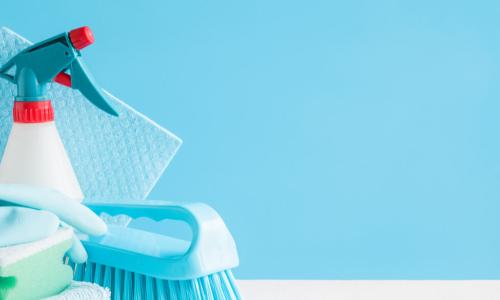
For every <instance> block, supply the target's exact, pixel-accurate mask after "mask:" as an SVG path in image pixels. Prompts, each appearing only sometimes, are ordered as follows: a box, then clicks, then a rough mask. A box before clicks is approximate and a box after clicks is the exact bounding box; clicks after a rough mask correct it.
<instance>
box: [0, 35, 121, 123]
mask: <svg viewBox="0 0 500 300" xmlns="http://www.w3.org/2000/svg"><path fill="white" fill-rule="evenodd" d="M93 42H94V35H93V34H92V31H91V30H90V28H89V27H87V26H84V27H80V28H77V29H74V30H72V31H70V32H69V33H62V34H59V35H56V36H54V37H52V38H49V39H47V40H45V41H42V42H39V43H36V44H34V45H32V46H30V47H28V48H26V49H24V50H23V51H21V52H20V53H18V54H17V55H16V56H14V57H13V58H11V59H10V60H9V61H8V62H7V63H6V64H4V65H3V66H2V67H0V77H3V78H5V79H7V80H9V81H11V82H13V83H15V84H16V85H17V97H16V100H17V101H40V100H47V96H46V84H47V83H49V82H51V81H55V82H57V83H59V84H62V85H65V86H68V87H71V88H73V89H77V90H79V91H80V92H81V93H82V94H83V96H85V98H87V100H89V101H90V102H91V103H92V104H94V105H95V106H97V107H98V108H100V109H101V110H103V111H105V112H107V113H108V114H111V115H114V116H117V115H118V113H117V112H116V111H115V110H114V108H113V107H112V106H111V104H110V103H109V102H108V100H107V99H106V97H105V96H104V94H103V93H102V90H101V88H100V87H99V86H98V85H97V83H96V82H95V80H94V79H93V77H92V75H91V73H90V72H89V71H88V69H87V67H86V66H85V64H84V63H83V61H82V59H81V53H80V50H81V49H83V48H85V47H87V46H89V45H90V44H92V43H93ZM13 67H15V72H14V75H12V74H9V71H10V70H11V69H12V68H13Z"/></svg>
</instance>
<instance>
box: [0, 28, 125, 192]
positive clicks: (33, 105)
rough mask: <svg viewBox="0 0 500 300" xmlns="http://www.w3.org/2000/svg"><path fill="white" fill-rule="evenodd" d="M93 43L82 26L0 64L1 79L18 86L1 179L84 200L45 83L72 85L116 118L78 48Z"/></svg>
mask: <svg viewBox="0 0 500 300" xmlns="http://www.w3.org/2000/svg"><path fill="white" fill-rule="evenodd" d="M93 42H94V37H93V34H92V31H91V30H90V28H89V27H81V28H78V29H74V30H72V31H70V32H69V33H61V34H59V35H56V36H54V37H52V38H49V39H46V40H44V41H42V42H39V43H36V44H34V45H32V46H30V47H28V48H26V49H24V50H22V51H21V52H19V53H18V54H16V55H15V56H14V57H12V58H11V59H9V60H8V61H7V62H6V63H5V64H4V65H3V66H1V67H0V77H3V78H5V79H7V80H9V81H10V82H12V83H14V84H16V85H17V96H16V97H15V102H14V109H13V118H14V124H13V126H12V130H11V132H10V136H9V139H8V141H7V145H6V147H5V151H4V154H3V158H2V161H1V163H0V182H1V183H19V184H28V185H35V186H43V187H49V188H52V189H55V190H57V191H59V192H61V193H63V194H66V195H67V196H68V197H69V198H71V199H74V200H76V201H81V200H83V193H82V191H81V190H80V185H79V183H78V180H77V178H76V175H75V173H74V171H73V167H72V166H71V163H70V160H69V158H68V156H67V154H66V150H65V149H64V145H63V143H62V141H61V139H60V137H59V133H58V132H57V129H56V125H55V122H54V110H53V108H52V102H51V100H50V99H49V98H48V95H47V84H48V83H49V82H52V81H56V82H58V83H60V84H63V85H66V86H68V87H71V88H74V89H77V90H79V91H80V92H81V93H82V94H83V95H84V96H85V97H86V99H87V100H88V101H90V102H91V103H92V104H94V105H95V106H96V107H98V108H100V109H101V110H103V111H105V112H106V113H108V114H110V115H114V116H117V115H118V114H117V112H116V111H115V110H114V109H113V107H112V106H111V104H110V103H108V100H107V99H106V97H105V96H104V95H103V93H102V92H101V88H99V87H98V86H97V84H96V83H95V81H94V80H93V78H92V76H91V74H90V73H89V71H88V70H87V68H86V66H85V64H84V63H83V61H82V59H81V52H80V50H82V49H83V48H85V47H87V46H89V45H90V44H92V43H93ZM67 72H70V74H71V75H70V74H68V73H67ZM96 133H97V132H96ZM34 151H35V152H34Z"/></svg>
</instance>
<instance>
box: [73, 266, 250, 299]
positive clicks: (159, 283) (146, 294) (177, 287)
mask: <svg viewBox="0 0 500 300" xmlns="http://www.w3.org/2000/svg"><path fill="white" fill-rule="evenodd" d="M73 267H74V271H75V273H74V280H77V281H86V282H93V283H96V284H98V285H100V286H103V287H107V288H109V289H110V290H111V299H115V300H118V299H119V300H144V299H157V300H240V299H242V298H241V296H240V294H239V292H238V288H237V286H236V282H235V279H234V277H233V274H232V272H231V270H225V271H222V272H219V273H214V274H210V275H208V276H205V277H200V278H196V279H192V280H163V279H158V278H154V277H149V276H145V275H142V274H138V273H132V272H129V271H126V270H122V269H117V268H113V267H109V266H105V265H100V264H95V263H90V262H88V263H86V264H81V265H74V266H73Z"/></svg>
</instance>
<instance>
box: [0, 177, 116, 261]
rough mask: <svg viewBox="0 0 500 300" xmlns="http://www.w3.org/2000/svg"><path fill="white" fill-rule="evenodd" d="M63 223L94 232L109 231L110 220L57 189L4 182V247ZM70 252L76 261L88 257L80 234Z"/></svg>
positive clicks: (0, 223) (0, 198) (0, 233)
mask: <svg viewBox="0 0 500 300" xmlns="http://www.w3.org/2000/svg"><path fill="white" fill-rule="evenodd" d="M59 226H72V227H74V228H75V229H77V230H78V231H80V232H81V233H84V234H88V235H91V236H100V235H103V234H105V233H106V232H107V226H106V224H105V223H104V222H103V221H102V220H101V219H100V218H99V217H98V216H97V215H96V214H94V213H93V212H92V211H91V210H90V209H89V208H87V207H86V206H84V205H82V204H80V203H78V202H76V201H74V200H72V199H69V198H67V197H66V196H65V195H63V194H61V193H59V192H57V191H54V190H51V189H48V188H43V187H34V186H28V185H21V184H0V247H6V246H12V245H16V244H20V243H28V242H32V241H36V240H40V239H43V238H46V237H49V236H50V235H52V234H53V233H55V232H56V231H57V229H58V228H59ZM68 255H69V256H70V257H71V259H72V260H73V261H74V262H75V263H83V262H85V261H86V260H87V253H86V252H85V249H84V248H83V246H82V244H81V243H80V240H78V239H77V238H76V236H75V237H74V238H73V246H72V248H71V249H70V250H69V251H68Z"/></svg>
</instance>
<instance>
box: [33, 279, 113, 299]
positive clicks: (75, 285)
mask: <svg viewBox="0 0 500 300" xmlns="http://www.w3.org/2000/svg"><path fill="white" fill-rule="evenodd" d="M110 297H111V293H110V291H109V290H108V289H105V288H102V287H100V286H99V285H97V284H94V283H88V282H80V281H73V282H72V283H71V285H70V286H69V287H68V288H67V289H66V290H64V291H63V292H62V293H60V294H59V295H57V296H53V297H49V298H45V299H43V300H108V299H110Z"/></svg>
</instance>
